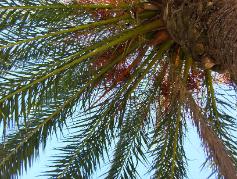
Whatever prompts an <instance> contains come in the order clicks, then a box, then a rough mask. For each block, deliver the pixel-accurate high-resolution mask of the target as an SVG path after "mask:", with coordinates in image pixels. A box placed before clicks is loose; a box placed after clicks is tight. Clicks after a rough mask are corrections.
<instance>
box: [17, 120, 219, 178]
mask: <svg viewBox="0 0 237 179" xmlns="http://www.w3.org/2000/svg"><path fill="white" fill-rule="evenodd" d="M188 129H189V130H188V133H187V136H186V140H185V151H186V155H187V158H188V165H189V167H188V171H187V172H188V178H187V179H206V178H208V176H209V175H210V174H211V173H212V172H211V170H210V169H208V168H203V169H202V167H201V166H202V164H203V162H204V161H205V159H206V157H205V154H204V151H203V148H202V147H201V141H200V139H199V137H198V134H197V132H196V129H195V128H194V127H193V126H192V124H191V122H190V121H189V122H188ZM58 138H59V139H60V138H61V139H62V138H63V136H58ZM60 146H62V143H60V140H58V139H57V138H56V137H55V136H53V137H51V138H50V139H48V145H47V146H46V148H45V150H44V151H42V149H40V151H41V152H40V157H38V159H36V161H35V162H34V164H33V166H32V167H31V168H30V169H28V170H27V173H24V174H23V175H22V176H21V177H20V179H46V178H47V177H46V176H39V175H42V172H43V171H47V170H48V169H49V168H48V167H47V166H46V165H47V164H49V160H50V159H52V158H51V156H52V155H55V152H56V150H54V148H56V147H60ZM107 168H108V166H104V167H103V166H102V169H101V170H100V171H98V172H96V173H95V174H94V175H93V177H92V179H97V178H98V179H103V178H104V177H103V176H101V175H102V174H103V173H104V172H105V170H106V169H107ZM138 171H140V172H141V173H146V171H147V169H146V168H145V167H142V166H140V167H139V168H138ZM150 176H151V175H149V174H147V175H141V177H142V179H149V178H150ZM210 179H215V177H214V176H212V177H210Z"/></svg>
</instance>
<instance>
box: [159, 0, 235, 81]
mask: <svg viewBox="0 0 237 179" xmlns="http://www.w3.org/2000/svg"><path fill="white" fill-rule="evenodd" d="M163 5H164V7H165V10H164V13H163V14H164V21H165V23H166V26H167V29H168V31H169V33H170V35H171V36H172V37H173V39H174V40H175V41H176V42H178V43H179V44H180V45H181V46H182V47H183V48H184V49H185V50H186V51H187V52H188V53H190V54H191V55H192V57H193V59H194V60H195V61H198V62H200V63H201V62H202V61H207V59H208V62H209V63H211V64H210V65H209V66H208V68H210V67H213V70H219V71H223V70H227V71H228V72H229V73H230V74H231V76H232V77H233V78H234V79H235V80H236V79H237V72H236V71H237V59H236V58H237V43H236V42H237V28H236V27H237V0H212V1H208V0H164V2H163Z"/></svg>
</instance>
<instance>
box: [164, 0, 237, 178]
mask: <svg viewBox="0 0 237 179" xmlns="http://www.w3.org/2000/svg"><path fill="white" fill-rule="evenodd" d="M162 3H163V7H164V10H163V19H164V23H165V24H166V27H167V30H168V32H169V34H170V35H171V36H172V38H173V39H174V40H175V41H176V42H177V43H178V44H180V45H181V46H182V48H183V49H184V50H185V51H186V52H187V53H189V54H190V55H191V56H192V57H193V59H194V60H195V61H196V62H199V63H200V64H202V63H204V68H211V69H212V70H217V71H218V72H222V71H227V72H229V73H230V75H231V77H232V79H233V80H234V81H235V83H236V84H237V0H163V2H162ZM206 63H208V65H206V66H205V64H206ZM194 122H196V123H197V121H195V120H194ZM200 128H201V129H200V130H201V131H202V133H201V134H202V135H203V136H202V137H203V140H204V142H205V143H206V144H207V146H208V147H209V150H210V153H211V154H212V155H213V158H214V161H215V163H216V165H217V166H218V169H219V171H220V173H221V174H222V175H223V176H224V177H225V178H227V179H237V174H236V173H237V169H236V166H235V164H234V161H232V159H231V158H230V157H229V155H228V154H226V153H225V149H224V146H223V145H222V144H221V143H220V142H219V139H218V137H217V136H216V135H214V133H212V131H211V129H209V128H207V127H206V126H205V124H204V122H203V121H202V122H201V123H200ZM205 135H206V136H205ZM217 144H218V145H217ZM220 146H221V147H220Z"/></svg>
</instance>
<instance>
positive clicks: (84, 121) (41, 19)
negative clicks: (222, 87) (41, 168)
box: [0, 0, 237, 179]
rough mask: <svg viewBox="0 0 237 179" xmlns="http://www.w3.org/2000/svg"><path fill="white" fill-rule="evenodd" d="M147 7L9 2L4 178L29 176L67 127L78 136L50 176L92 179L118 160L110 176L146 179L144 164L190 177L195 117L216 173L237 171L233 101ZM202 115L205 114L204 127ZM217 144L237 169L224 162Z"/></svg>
mask: <svg viewBox="0 0 237 179" xmlns="http://www.w3.org/2000/svg"><path fill="white" fill-rule="evenodd" d="M141 7H143V6H142V3H134V4H132V5H129V4H126V3H122V1H121V3H118V4H95V3H94V4H93V3H90V4H88V3H82V4H73V3H72V4H69V5H65V4H62V3H58V2H57V1H54V0H52V1H47V2H45V1H40V0H39V1H31V0H20V1H14V2H12V1H8V0H5V1H2V2H0V15H1V20H0V32H1V33H0V122H1V125H2V127H3V135H2V137H3V140H2V141H1V144H0V176H1V177H6V178H15V177H17V176H19V175H21V174H22V172H23V171H24V170H27V166H28V165H31V164H32V163H33V161H34V159H35V158H36V157H38V156H39V148H40V145H42V146H43V148H44V147H45V146H46V144H47V139H48V138H49V136H51V135H53V134H56V133H57V132H58V131H60V132H62V133H64V130H65V128H66V129H69V130H71V131H72V133H70V134H68V135H67V136H64V140H63V141H64V144H65V145H64V146H63V147H61V148H59V150H57V155H56V156H54V157H55V158H54V160H53V162H52V165H51V166H50V167H49V171H48V172H47V173H45V175H46V176H48V177H52V178H78V177H80V178H90V177H91V176H93V173H94V172H95V171H96V170H97V169H99V168H100V167H101V165H102V163H103V162H104V163H106V161H107V160H109V161H110V164H109V169H108V171H107V172H106V173H105V174H104V175H105V176H106V177H107V178H137V177H139V172H138V171H137V167H138V166H139V165H144V166H146V167H150V168H151V170H152V172H153V174H154V177H156V178H171V179H172V178H178V179H181V178H184V177H186V168H187V162H186V156H185V149H184V147H183V141H184V137H185V133H186V119H187V118H189V117H190V116H191V117H192V118H193V119H194V123H195V125H196V126H197V128H198V130H199V134H200V136H201V138H202V139H203V142H204V144H205V145H206V149H207V152H208V154H210V155H211V160H210V161H211V162H212V164H213V165H214V169H216V168H217V169H218V171H219V172H220V174H222V175H225V176H226V175H227V173H228V172H227V173H226V170H228V169H229V168H231V167H232V169H231V171H232V173H233V172H234V171H233V170H234V169H233V167H234V165H236V164H233V163H236V151H237V150H236V146H237V145H236V142H235V137H234V135H231V134H230V135H229V134H228V132H229V131H234V130H235V127H236V121H235V118H234V117H232V116H231V115H227V112H226V110H225V109H228V110H230V111H233V109H234V107H233V105H231V104H229V103H228V101H226V100H224V99H223V98H219V97H220V96H221V94H220V95H219V92H218V91H217V89H215V84H214V82H213V81H212V79H213V74H211V73H210V72H209V71H208V70H205V71H204V70H203V69H201V68H200V67H199V66H198V65H197V64H196V63H195V62H193V61H192V59H191V58H190V57H189V56H188V55H187V54H185V53H184V51H183V50H182V49H181V48H180V46H179V45H178V44H176V43H174V42H173V41H172V40H170V37H169V35H168V34H167V31H166V29H165V27H164V23H163V21H162V20H161V16H160V11H158V10H155V11H153V10H151V11H147V10H144V9H142V8H141ZM134 9H136V11H135V10H134ZM232 92H233V91H229V94H231V93H232ZM189 93H190V95H189V96H187V94H189ZM218 95H219V96H218ZM203 96H206V98H205V100H203ZM222 96H223V95H222ZM194 102H195V103H194ZM194 104H195V105H194ZM199 110H200V111H199ZM190 111H191V114H192V115H190ZM195 111H198V115H196V113H195ZM199 113H205V115H204V116H205V117H203V119H201V120H199V121H198V119H197V118H198V116H199ZM200 121H201V122H200ZM204 124H205V125H204ZM203 126H204V127H203ZM201 128H204V129H201ZM206 128H208V131H209V133H210V134H212V135H213V137H212V139H213V140H214V139H216V137H217V139H218V141H220V143H221V145H222V146H221V147H219V146H218V145H217V146H216V148H215V147H213V146H214V145H213V144H212V143H211V142H212V141H211V139H210V140H208V139H207V137H205V135H206V134H205V129H206ZM203 131H204V132H203ZM217 148H218V150H220V151H221V152H224V153H225V152H226V155H227V156H228V157H230V159H229V161H227V163H228V166H229V164H230V165H232V166H231V167H227V168H223V167H222V166H221V165H220V163H219V162H218V160H219V159H220V158H219V156H218V154H217V152H216V151H217ZM221 152H220V153H221ZM227 153H228V154H227ZM149 155H150V157H151V158H152V159H153V165H152V166H151V164H150V163H149V160H148V159H147V158H148V157H147V156H149ZM221 155H222V154H221ZM223 156H224V154H223V155H222V157H223ZM228 157H227V158H228ZM224 158H225V157H224ZM221 159H222V158H221ZM223 160H224V159H223ZM226 160H227V159H226Z"/></svg>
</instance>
